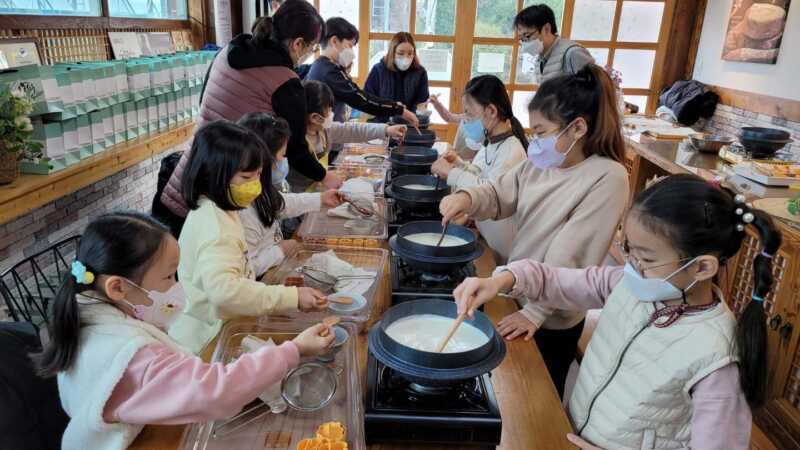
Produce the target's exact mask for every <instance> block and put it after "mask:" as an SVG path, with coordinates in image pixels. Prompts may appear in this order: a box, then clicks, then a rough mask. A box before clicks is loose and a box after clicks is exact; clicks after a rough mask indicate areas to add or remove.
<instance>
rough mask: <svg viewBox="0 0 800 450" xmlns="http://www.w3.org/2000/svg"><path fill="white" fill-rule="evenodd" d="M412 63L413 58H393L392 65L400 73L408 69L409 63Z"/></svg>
mask: <svg viewBox="0 0 800 450" xmlns="http://www.w3.org/2000/svg"><path fill="white" fill-rule="evenodd" d="M413 61H414V59H413V58H401V57H399V56H395V57H394V65H395V66H397V69H398V70H400V71H403V72H404V71H406V70H408V68H409V67H411V63H412V62H413Z"/></svg>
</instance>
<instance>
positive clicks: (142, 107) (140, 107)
mask: <svg viewBox="0 0 800 450" xmlns="http://www.w3.org/2000/svg"><path fill="white" fill-rule="evenodd" d="M147 129H148V128H147V100H139V101H138V102H136V132H137V133H139V136H146V135H147Z"/></svg>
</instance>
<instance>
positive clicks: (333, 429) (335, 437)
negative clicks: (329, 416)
mask: <svg viewBox="0 0 800 450" xmlns="http://www.w3.org/2000/svg"><path fill="white" fill-rule="evenodd" d="M344 435H345V432H344V427H343V426H342V424H341V423H339V422H327V423H323V424H322V425H320V426H319V428H317V437H318V438H320V439H327V440H329V441H333V442H340V441H343V440H344Z"/></svg>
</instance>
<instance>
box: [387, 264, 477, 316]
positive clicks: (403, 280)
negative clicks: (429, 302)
mask: <svg viewBox="0 0 800 450" xmlns="http://www.w3.org/2000/svg"><path fill="white" fill-rule="evenodd" d="M390 264H391V265H390V272H391V275H392V303H393V304H394V303H400V302H402V301H405V300H415V299H417V298H425V297H428V298H430V297H446V298H448V299H452V295H453V289H455V288H456V287H458V285H459V284H461V282H462V281H464V279H466V278H467V277H474V276H476V272H475V264H474V263H472V262H470V263H467V264H466V265H464V266H462V267H460V268H458V269H456V270H455V271H454V272H451V273H448V274H442V275H440V274H429V273H422V272H419V271H417V270H415V269H413V268H411V267H410V266H409V265H408V264H407V263H406V262H405V261H403V258H401V257H399V256H397V255H392V257H391V261H390ZM412 294H413V295H412ZM419 296H422V297H419ZM403 297H406V298H404V299H403ZM396 300H399V301H396Z"/></svg>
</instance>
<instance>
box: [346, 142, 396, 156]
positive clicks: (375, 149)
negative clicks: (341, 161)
mask: <svg viewBox="0 0 800 450" xmlns="http://www.w3.org/2000/svg"><path fill="white" fill-rule="evenodd" d="M365 153H375V154H378V155H388V154H389V149H388V146H387V145H386V144H385V143H382V144H344V146H343V147H342V151H340V152H339V156H342V155H363V154H365Z"/></svg>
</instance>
